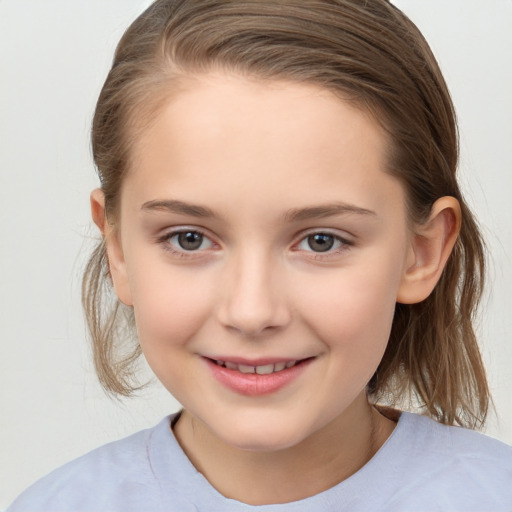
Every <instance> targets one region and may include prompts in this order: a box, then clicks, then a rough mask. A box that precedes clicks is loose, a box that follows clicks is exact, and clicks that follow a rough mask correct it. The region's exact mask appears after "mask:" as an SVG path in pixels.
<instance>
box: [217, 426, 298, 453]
mask: <svg viewBox="0 0 512 512" xmlns="http://www.w3.org/2000/svg"><path fill="white" fill-rule="evenodd" d="M269 423H270V422H269ZM269 423H265V422H264V423H263V424H262V423H261V422H253V423H249V424H248V423H244V422H241V423H240V426H239V428H237V425H236V423H231V424H230V425H225V426H223V427H220V428H219V430H220V431H219V432H214V434H215V435H217V436H218V437H219V438H220V439H221V440H222V441H223V442H224V443H226V444H228V445H230V446H232V447H234V448H237V449H239V450H244V451H252V452H276V451H279V450H286V449H287V448H292V447H293V446H296V445H298V444H299V443H301V442H302V441H303V440H304V439H305V438H306V437H307V436H308V433H307V432H305V431H303V430H302V429H301V430H300V431H298V430H297V425H298V424H299V423H298V421H297V422H293V421H288V422H282V421H280V422H273V424H269ZM248 425H249V426H248Z"/></svg>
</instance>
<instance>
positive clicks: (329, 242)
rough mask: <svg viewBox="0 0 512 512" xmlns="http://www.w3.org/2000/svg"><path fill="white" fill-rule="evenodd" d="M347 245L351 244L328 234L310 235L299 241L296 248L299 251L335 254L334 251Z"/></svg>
mask: <svg viewBox="0 0 512 512" xmlns="http://www.w3.org/2000/svg"><path fill="white" fill-rule="evenodd" d="M348 245H351V244H350V243H349V242H347V241H345V240H343V239H341V238H340V237H337V236H335V235H332V234H330V233H312V234H310V235H308V236H307V237H306V238H304V239H303V240H301V242H300V243H299V245H298V248H299V250H301V251H309V252H311V251H312V252H316V253H325V252H329V251H331V252H336V250H338V249H342V248H344V247H345V246H348ZM333 249H334V251H333Z"/></svg>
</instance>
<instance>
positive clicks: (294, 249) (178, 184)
mask: <svg viewBox="0 0 512 512" xmlns="http://www.w3.org/2000/svg"><path fill="white" fill-rule="evenodd" d="M388 144H389V142H388V140H387V138H386V135H385V134H384V132H383V131H382V129H381V128H380V126H379V125H378V124H377V123H376V122H375V121H373V120H372V119H371V118H370V117H369V116H367V115H365V114H364V113H363V112H361V111H360V110H358V109H356V108H355V107H354V106H351V105H349V104H347V103H344V102H343V101H341V100H340V99H339V98H336V97H334V96H333V95H332V94H330V93H329V92H327V91H324V90H322V89H320V88H318V87H316V86H312V85H303V84H293V83H288V82H271V83H268V82H265V83H262V82H258V81H254V80H248V79H244V78H242V77H238V76H236V75H227V74H222V73H217V74H213V73H211V74H209V75H206V76H201V77H195V78H194V79H192V78H190V79H189V82H188V87H184V88H183V90H181V92H180V93H179V94H178V95H176V96H175V97H173V98H172V99H171V100H169V101H168V103H167V104H166V106H165V108H163V109H162V110H161V111H160V112H159V115H158V117H157V118H156V120H155V122H154V123H153V124H152V126H151V127H150V128H148V129H147V131H146V132H145V134H144V136H143V137H142V139H141V140H140V141H138V143H137V144H136V147H135V148H134V154H133V166H132V168H131V169H130V171H129V173H128V174H127V176H126V178H125V179H124V182H123V187H122V192H121V204H120V212H119V216H118V222H117V223H116V224H114V223H109V222H108V221H106V219H105V214H104V200H103V194H102V192H101V191H100V190H96V191H94V192H93V194H92V196H91V204H92V211H93V217H94V220H95V222H96V223H97V225H98V226H99V228H100V229H101V231H102V233H103V234H104V236H105V237H106V240H107V248H108V257H109V263H110V268H111V275H112V279H113V283H114V287H115V289H116V292H117V294H118V296H119V298H120V300H121V301H122V302H124V303H125V304H127V305H128V306H131V307H133V310H134V314H135V319H136V324H137V332H138V336H139V339H140V343H141V347H142V350H143V352H144V355H145V357H146V359H147V360H148V362H149V364H150V366H151V368H152V369H153V371H154V372H155V374H156V375H157V377H158V378H159V379H160V381H161V382H162V383H163V384H164V386H165V387H166V388H167V389H168V390H169V391H170V392H171V393H172V394H173V395H174V396H175V397H176V398H177V399H178V400H179V401H180V403H182V404H183V406H184V412H183V414H182V416H181V418H180V420H179V421H178V423H177V425H176V427H175V435H176V437H177V439H178V441H179V442H180V444H181V446H182V447H183V449H184V450H185V452H186V453H187V455H188V456H189V458H190V460H191V461H192V463H193V464H194V465H195V466H196V467H197V469H198V470H199V471H201V473H203V475H204V476H205V477H206V478H207V479H208V480H209V481H210V483H211V484H212V485H213V486H214V487H215V488H216V489H217V490H219V492H221V493H222V494H223V495H225V496H227V497H230V498H233V499H237V500H240V501H243V502H246V503H249V504H253V505H258V504H269V503H283V502H289V501H294V500H298V499H302V498H305V497H307V496H311V495H313V494H316V493H318V492H321V491H323V490H325V489H327V488H329V487H331V486H333V485H335V484H336V483H338V482H340V481H342V480H344V479H345V478H347V477H349V476H350V475H351V474H353V473H354V472H356V471H357V470H358V469H360V468H361V467H362V466H363V465H364V464H365V463H366V462H368V460H369V459H370V458H371V457H372V456H373V455H374V454H375V453H376V452H377V450H378V449H379V448H380V447H381V446H382V444H383V443H384V442H385V440H386V439H387V438H388V437H389V435H390V434H391V432H392V431H393V428H394V426H395V423H394V422H393V421H391V420H390V419H388V418H386V417H384V416H383V415H381V414H380V413H379V412H377V410H375V409H374V408H373V407H371V406H370V405H369V404H368V400H367V397H366V385H367V383H368V381H369V379H370V378H371V376H372V375H373V373H374V372H375V370H376V368H377V366H378V364H379V362H380V360H381V358H382V355H383V353H384V350H385V348H386V344H387V340H388V337H389V333H390V328H391V323H392V319H393V311H394V307H395V303H396V302H397V301H399V302H404V303H414V302H419V301H421V300H423V299H424V298H426V297H427V296H428V295H429V294H430V292H431V291H432V289H433V287H434V286H435V284H436V282H437V281H438V279H439V277H440V275H441V272H442V269H443V267H444V265H445V263H446V260H447V258H448V256H449V253H450V251H451V249H452V247H453V244H454V242H455V240H456V237H457V232H458V227H459V223H460V211H459V207H458V204H457V201H456V200H455V199H453V198H449V197H445V198H442V199H440V200H438V201H437V202H436V204H435V205H434V208H433V210H432V215H431V217H430V219H429V221H428V222H427V223H425V224H424V225H422V226H415V227H414V230H411V228H410V225H409V223H408V219H407V214H406V209H405V195H404V190H403V187H402V186H401V184H400V182H399V181H398V180H396V178H394V177H392V176H390V175H389V174H387V173H386V172H385V168H386V161H385V156H384V155H385V152H386V147H387V145H388ZM180 233H182V234H181V235H180ZM187 233H188V235H187ZM216 360H219V361H222V362H223V363H220V364H224V365H226V364H227V363H226V361H227V362H229V363H231V364H232V366H233V367H232V368H231V369H229V368H228V369H226V368H221V369H220V370H219V368H220V367H219V366H218V364H217V363H216V362H215V361H216ZM281 363H290V364H295V363H298V364H297V365H296V367H293V368H291V369H288V370H286V369H285V370H283V373H282V374H281V375H291V377H287V378H286V379H285V380H284V381H282V382H284V384H283V383H281V384H279V386H277V387H275V386H274V384H275V382H276V381H275V380H272V379H271V378H270V377H269V376H268V375H264V376H258V374H253V375H251V376H249V377H247V376H246V375H245V373H244V372H245V371H246V367H250V368H254V367H259V368H263V367H266V369H265V370H262V371H265V372H266V371H268V366H269V364H274V367H273V369H274V372H277V373H279V371H281V370H280V369H281V366H282V364H281ZM241 364H243V365H244V368H242V367H241V366H240V365H241ZM280 364H281V366H279V365H280ZM278 366H279V367H278ZM271 368H272V367H271ZM248 371H250V370H248ZM286 372H288V373H286ZM277 373H274V374H272V375H274V376H275V375H276V374H277ZM235 374H237V375H235ZM219 375H220V376H219ZM226 375H227V377H225V376H226ZM233 375H234V376H233ZM223 376H224V377H223ZM240 376H241V377H240ZM239 377H240V378H239ZM226 379H227V380H226ZM226 382H227V384H226ZM279 382H281V381H279ZM241 383H242V384H241ZM273 386H274V387H273ZM333 447H336V449H335V450H333Z"/></svg>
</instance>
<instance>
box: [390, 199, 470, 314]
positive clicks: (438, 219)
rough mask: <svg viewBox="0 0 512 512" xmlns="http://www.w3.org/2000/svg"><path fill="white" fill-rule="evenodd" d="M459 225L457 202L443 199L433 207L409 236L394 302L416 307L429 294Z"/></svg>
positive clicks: (448, 252)
mask: <svg viewBox="0 0 512 512" xmlns="http://www.w3.org/2000/svg"><path fill="white" fill-rule="evenodd" d="M460 223H461V211H460V205H459V202H458V201H457V199H455V198H454V197H448V196H447V197H442V198H441V199H438V200H437V201H436V202H435V203H434V205H433V207H432V211H431V214H430V217H429V219H428V220H427V222H425V223H424V224H421V225H420V226H417V227H416V228H415V232H414V233H413V234H412V235H411V242H410V250H409V255H408V259H407V263H406V269H405V272H404V275H403V277H402V282H401V284H400V288H399V290H398V295H397V302H400V303H402V304H416V303H418V302H421V301H422V300H425V299H426V298H427V297H428V296H429V295H430V294H431V293H432V290H433V289H434V287H435V286H436V284H437V282H438V281H439V279H440V277H441V274H442V272H443V269H444V267H445V265H446V262H447V261H448V258H449V256H450V254H451V252H452V249H453V247H454V245H455V242H456V241H457V237H458V235H459V231H460Z"/></svg>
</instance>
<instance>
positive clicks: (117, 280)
mask: <svg viewBox="0 0 512 512" xmlns="http://www.w3.org/2000/svg"><path fill="white" fill-rule="evenodd" d="M90 200H91V215H92V219H93V221H94V223H95V224H96V226H98V229H99V230H100V232H101V235H102V237H103V239H104V241H105V246H106V249H107V258H108V266H109V271H110V277H111V279H112V285H113V287H114V290H115V292H116V295H117V296H118V298H119V300H120V301H121V302H122V303H123V304H125V305H126V306H132V305H133V302H132V297H131V291H130V286H129V281H128V273H127V270H126V263H125V260H124V254H123V248H122V245H121V240H120V237H119V233H118V232H117V231H116V230H115V229H114V227H113V226H112V225H111V224H110V223H109V221H108V219H107V217H106V215H105V194H104V193H103V191H102V190H101V189H99V188H98V189H95V190H93V191H92V193H91V198H90Z"/></svg>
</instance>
